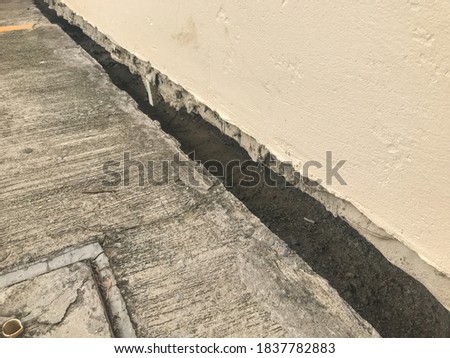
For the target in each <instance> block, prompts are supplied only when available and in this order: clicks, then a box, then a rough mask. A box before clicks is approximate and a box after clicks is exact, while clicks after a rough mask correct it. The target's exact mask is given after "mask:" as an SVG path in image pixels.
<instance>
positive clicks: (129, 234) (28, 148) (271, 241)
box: [0, 0, 377, 337]
mask: <svg viewBox="0 0 450 358" xmlns="http://www.w3.org/2000/svg"><path fill="white" fill-rule="evenodd" d="M27 23H31V24H32V25H33V27H32V29H30V30H17V31H7V32H0V119H1V139H0V145H1V148H2V151H1V154H0V168H1V173H2V174H1V177H0V198H1V199H0V200H1V206H0V214H1V215H0V274H4V273H7V272H11V271H13V270H15V269H17V268H18V267H20V266H24V265H27V264H29V263H31V262H34V261H37V260H41V259H44V258H48V257H52V256H53V255H56V254H57V253H58V252H61V251H62V250H65V249H68V248H71V247H79V246H82V245H84V244H86V243H89V242H94V241H97V242H99V243H101V244H102V246H103V248H104V250H105V252H106V254H107V255H108V257H109V260H110V263H111V267H112V269H113V271H114V274H115V276H116V279H117V281H118V286H119V288H120V291H121V293H122V296H123V297H124V299H125V302H126V305H127V308H128V312H129V315H130V317H131V320H132V322H133V325H134V328H135V330H136V333H137V335H138V336H145V337H186V336H189V337H225V336H226V337H246V336H252V337H285V336H289V337H305V336H320V337H371V336H377V333H376V331H375V330H374V329H373V328H372V327H371V326H370V325H369V324H367V323H366V322H365V321H364V320H363V319H361V318H360V317H359V316H358V315H357V314H356V313H355V312H354V311H353V310H352V309H351V308H350V307H349V306H348V305H347V304H346V303H345V302H344V301H343V300H342V299H341V298H340V297H339V296H338V294H337V293H336V292H335V291H334V290H333V289H332V288H331V287H330V286H329V285H328V283H327V282H326V281H325V280H323V279H322V278H321V277H320V276H318V275H316V274H315V273H314V272H313V271H312V270H311V269H310V268H309V266H307V265H306V263H305V262H304V261H303V260H301V259H300V258H299V257H298V256H297V255H296V254H294V253H292V252H291V251H290V250H289V249H288V248H287V247H286V245H285V244H284V243H283V242H282V241H281V240H280V239H279V238H278V237H277V236H275V235H274V234H273V233H272V232H271V231H270V230H269V229H267V228H266V227H265V226H264V225H263V224H262V223H261V222H260V221H259V220H258V219H257V218H256V217H254V216H253V215H252V214H251V213H250V212H249V211H248V210H247V209H246V208H245V207H244V205H242V204H241V203H240V202H239V201H238V200H237V199H236V198H235V197H233V196H232V195H231V194H230V193H228V192H227V191H226V190H225V188H224V187H223V186H222V185H221V184H220V183H219V182H218V181H217V180H216V179H214V178H213V177H211V176H209V174H207V173H206V171H202V170H199V171H198V172H197V174H196V175H197V179H199V180H200V181H201V183H202V184H201V185H200V186H193V185H192V184H191V183H190V182H189V181H188V180H187V176H186V175H185V174H184V175H180V177H179V178H177V177H175V175H174V174H173V173H171V176H170V177H169V180H168V183H166V184H162V185H156V184H149V183H146V185H144V186H139V185H138V180H137V176H136V171H134V172H133V171H132V173H134V175H132V177H131V183H130V185H129V186H123V185H121V186H116V187H113V188H112V187H105V186H104V185H103V180H104V179H105V174H104V172H103V171H102V166H103V164H104V163H105V162H107V161H110V160H116V161H123V156H124V153H126V152H127V153H130V155H131V157H132V159H139V160H140V161H141V162H143V163H146V162H147V161H148V160H151V161H153V162H154V163H155V166H154V172H155V173H154V174H155V176H156V177H158V176H160V174H161V163H162V162H163V161H168V160H172V159H173V158H174V155H176V154H178V155H180V156H181V157H182V158H187V157H186V156H185V155H184V154H183V153H181V152H180V149H179V146H178V143H177V142H176V141H175V140H174V139H173V138H172V137H170V136H168V135H167V134H165V133H164V132H163V131H161V129H160V128H159V126H158V125H157V124H156V122H154V121H152V120H151V119H149V118H148V117H147V116H145V115H144V114H143V113H142V112H140V111H139V110H138V109H137V107H136V104H135V102H134V101H133V100H132V99H131V98H130V97H128V95H127V94H125V93H124V92H121V91H120V90H119V89H118V88H117V87H115V86H114V85H113V84H112V83H111V82H110V80H109V78H108V76H107V75H106V73H105V72H104V71H103V69H102V68H101V67H100V66H99V65H98V64H97V63H96V62H95V61H94V60H93V59H92V58H90V57H89V55H88V54H86V53H85V52H84V51H83V50H82V49H81V48H80V47H78V46H77V45H76V44H75V43H74V42H73V41H72V40H71V39H70V37H68V35H66V34H65V33H64V32H63V31H62V30H61V29H60V28H59V27H57V26H55V25H52V24H51V23H49V22H48V21H47V19H46V18H45V17H44V16H42V15H41V14H40V13H39V11H38V10H37V9H36V8H35V6H34V5H33V2H32V1H31V0H10V1H2V2H1V3H0V26H9V25H20V24H27ZM188 165H189V167H190V168H193V167H194V165H195V163H194V162H192V161H190V162H189V164H188ZM106 178H108V177H106ZM9 289H11V288H9ZM43 289H45V288H43ZM0 294H3V295H4V294H5V292H4V291H1V290H0ZM3 311H6V308H5V304H4V303H3V304H2V301H0V316H3V317H4V316H5V313H6V312H3ZM15 314H16V315H20V314H21V313H20V312H16V313H15ZM8 315H11V312H9V311H8ZM55 335H56V334H55Z"/></svg>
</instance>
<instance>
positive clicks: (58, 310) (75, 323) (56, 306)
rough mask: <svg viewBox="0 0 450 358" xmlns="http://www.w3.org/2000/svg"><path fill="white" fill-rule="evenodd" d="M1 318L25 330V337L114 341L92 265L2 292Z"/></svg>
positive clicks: (60, 271) (53, 273)
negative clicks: (14, 320)
mask: <svg viewBox="0 0 450 358" xmlns="http://www.w3.org/2000/svg"><path fill="white" fill-rule="evenodd" d="M0 307H1V314H2V315H3V316H5V317H15V318H18V319H20V320H21V321H22V323H23V325H24V327H25V333H24V337H59V338H63V337H66V338H70V337H84V338H90V337H112V332H111V329H110V326H109V322H108V318H107V315H106V313H105V310H104V308H103V304H102V300H101V297H100V294H99V291H98V289H97V285H96V283H95V280H94V277H93V275H92V272H91V270H90V268H89V266H88V265H86V264H85V263H81V262H79V263H75V264H73V265H71V266H68V267H64V268H61V269H58V270H55V271H51V272H49V273H46V274H44V275H41V276H37V277H35V278H33V279H31V280H28V281H24V282H21V283H18V284H15V285H12V286H10V287H8V288H5V289H2V290H0Z"/></svg>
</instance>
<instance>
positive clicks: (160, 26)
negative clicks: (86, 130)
mask: <svg viewBox="0 0 450 358" xmlns="http://www.w3.org/2000/svg"><path fill="white" fill-rule="evenodd" d="M64 3H65V4H67V5H68V6H69V7H70V8H71V9H72V10H74V11H75V12H76V13H78V14H79V15H81V16H82V17H84V18H85V19H86V20H87V21H88V22H90V23H92V24H93V25H95V26H97V27H98V28H99V30H100V31H102V32H103V33H105V34H106V35H108V36H109V37H111V38H112V39H113V40H114V41H115V42H117V43H119V44H120V45H121V46H123V47H125V48H126V49H127V50H129V51H130V52H132V53H134V54H135V55H137V56H138V57H140V58H142V59H144V60H148V61H150V62H151V63H152V65H153V66H154V67H155V68H157V69H158V70H160V71H161V72H162V73H164V74H166V75H168V76H169V77H170V78H171V79H172V80H173V81H174V82H176V83H179V84H180V85H182V86H183V87H184V88H186V89H187V90H188V91H190V92H191V93H192V94H194V95H195V96H196V97H197V98H198V100H199V101H202V102H203V103H205V104H206V105H208V106H209V107H211V108H212V109H214V110H216V111H217V112H218V113H219V114H220V115H221V116H222V117H223V118H224V119H226V120H227V121H229V122H230V123H232V124H235V125H237V126H238V127H239V128H240V129H241V130H243V131H244V132H246V133H248V134H249V135H251V136H253V137H254V138H255V139H256V140H257V141H258V142H260V143H262V144H264V145H266V147H267V148H268V149H269V150H270V151H271V152H272V153H273V154H275V155H276V156H277V157H278V158H279V159H281V160H286V161H292V162H293V163H294V165H296V166H297V167H299V166H300V163H304V162H305V161H307V160H318V161H322V162H324V160H325V152H326V151H329V150H331V151H332V152H333V158H334V159H335V161H337V160H339V159H345V160H347V162H346V164H345V165H344V167H343V169H342V170H341V175H342V176H343V177H344V179H345V180H346V182H347V185H346V186H342V185H339V183H337V182H335V183H334V184H333V185H325V187H326V188H327V189H328V190H329V191H330V192H332V193H334V194H335V195H336V196H338V197H340V198H343V199H346V200H348V201H350V202H351V203H353V204H354V205H355V206H356V207H357V208H358V209H359V210H360V211H361V212H363V213H364V214H365V215H366V216H367V217H368V218H370V219H371V220H372V221H373V222H374V223H375V224H376V225H378V226H380V227H381V228H383V229H385V230H386V231H387V232H388V233H389V234H392V235H393V236H395V237H396V238H398V239H399V240H400V241H402V242H404V243H405V244H406V245H407V246H408V247H410V248H412V249H413V250H415V251H416V252H417V253H418V254H419V255H420V256H421V257H422V258H423V259H424V260H425V261H427V262H428V263H430V264H432V265H433V266H434V267H435V268H438V269H439V270H441V271H443V272H445V273H446V274H450V217H449V213H450V190H449V189H448V188H447V183H446V180H447V178H449V177H450V165H449V163H450V144H449V135H450V20H449V19H450V2H448V1H446V0H439V1H432V0H427V1H425V0H402V1H388V0H382V1H373V0H371V1H369V0H367V1H361V0H359V1H352V2H342V1H321V2H318V1H315V0H305V1H293V0H284V1H282V0H279V1H272V0H270V1H269V0H266V1H251V2H250V1H245V2H244V1H240V0H236V1H217V0H211V1H199V0H191V1H181V0H179V1H163V0H150V1H149V0H133V1H126V2H125V1H123V0H108V1H106V0H64ZM310 174H311V176H312V178H313V179H317V178H324V176H325V172H324V170H323V169H320V170H316V171H311V173H310Z"/></svg>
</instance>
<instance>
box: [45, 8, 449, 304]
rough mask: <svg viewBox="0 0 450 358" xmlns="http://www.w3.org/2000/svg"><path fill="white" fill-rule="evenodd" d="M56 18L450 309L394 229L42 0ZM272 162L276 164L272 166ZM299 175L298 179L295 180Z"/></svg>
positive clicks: (433, 275)
mask: <svg viewBox="0 0 450 358" xmlns="http://www.w3.org/2000/svg"><path fill="white" fill-rule="evenodd" d="M44 1H45V2H47V3H48V4H49V6H50V7H51V8H53V9H54V10H55V11H56V12H57V14H58V15H59V16H62V17H63V18H65V19H66V20H67V21H69V22H70V23H71V24H73V25H76V26H78V27H79V28H81V29H82V30H83V32H84V33H85V34H86V35H88V36H89V37H90V38H92V39H93V40H94V41H95V42H97V43H98V44H100V45H101V46H102V47H104V48H105V49H106V50H107V51H108V52H110V53H111V56H112V57H113V58H114V59H115V60H116V61H117V62H120V63H122V64H124V65H126V66H127V67H128V68H129V69H130V71H131V72H133V73H135V74H139V75H140V76H141V77H142V79H143V81H144V84H145V86H146V88H147V91H148V93H149V101H150V103H151V104H152V105H154V104H155V102H156V101H157V100H158V98H159V97H161V98H162V99H164V101H166V102H168V103H169V104H170V105H171V106H173V107H174V108H176V109H178V110H179V109H182V108H184V109H185V110H186V111H187V112H188V113H196V114H199V115H200V116H201V117H202V118H203V119H204V120H206V121H207V122H209V123H211V124H212V125H214V126H215V127H217V128H219V129H220V130H221V132H222V133H223V134H225V135H227V136H229V137H231V138H233V139H234V140H236V141H237V142H238V143H239V144H240V146H241V147H243V148H244V149H245V150H246V151H247V152H248V153H249V155H250V156H251V158H252V159H253V160H255V161H259V162H263V163H266V164H268V163H269V162H270V163H271V164H272V165H271V169H273V170H274V171H276V172H277V173H279V174H281V175H283V176H284V177H285V178H286V179H287V180H288V181H289V182H298V184H297V186H298V188H299V189H300V190H302V191H303V192H306V193H307V194H309V195H310V196H312V197H314V198H315V199H317V200H318V201H319V202H321V203H322V204H323V205H324V206H325V207H326V209H327V210H328V211H330V212H331V213H332V214H333V215H335V216H339V217H341V218H343V219H344V220H346V221H347V222H348V223H349V224H350V225H351V226H352V227H354V228H355V229H356V230H357V231H358V232H359V233H360V234H361V235H363V236H364V237H365V238H366V239H367V240H368V241H369V242H371V243H372V244H373V245H374V246H375V247H376V248H377V249H378V250H379V251H380V252H381V253H382V254H383V255H384V256H385V257H386V258H387V259H388V260H389V261H390V262H392V263H393V264H394V265H396V266H398V267H399V268H401V269H402V270H404V271H405V272H407V273H408V274H410V275H411V276H413V277H414V278H416V279H417V280H418V281H420V282H421V283H422V284H424V285H425V286H426V287H427V288H428V289H429V290H430V292H431V293H432V294H433V295H434V296H435V297H436V298H437V299H438V300H439V301H440V302H441V303H442V304H443V305H444V306H445V307H446V308H447V309H449V310H450V277H448V276H446V275H445V274H444V273H442V272H440V271H438V270H437V269H436V268H434V267H433V266H431V265H429V264H428V263H427V262H425V261H424V260H423V259H422V258H421V257H420V256H419V255H418V254H417V253H416V252H415V251H413V250H412V249H410V248H409V247H407V246H406V245H405V244H404V243H402V242H401V241H399V240H398V239H397V238H396V237H395V236H394V235H393V234H392V233H388V232H387V231H385V230H384V229H382V228H380V227H379V226H377V225H376V224H374V223H373V222H372V221H371V220H370V219H369V218H368V217H367V216H366V215H364V214H363V213H362V212H361V211H360V210H359V209H358V208H357V207H355V206H354V205H353V204H352V203H350V202H349V201H347V200H345V199H343V198H339V197H337V196H336V195H334V194H332V193H330V192H329V191H327V190H326V188H324V187H322V186H320V185H307V183H308V180H300V181H298V180H296V178H294V173H295V170H294V168H293V167H292V165H291V164H290V163H285V162H280V161H278V160H277V159H276V157H275V156H273V155H272V154H271V153H270V152H269V151H268V150H267V148H266V147H265V146H264V145H262V144H260V143H258V142H257V141H256V140H255V139H254V138H253V137H251V136H249V135H248V134H246V133H244V132H242V131H241V130H240V129H239V128H238V127H236V126H235V125H232V124H230V123H228V122H227V121H225V120H224V119H223V118H221V116H220V115H219V114H218V113H217V112H216V111H214V110H212V109H211V108H209V107H208V106H206V105H205V104H203V103H201V102H199V101H198V100H197V99H196V98H195V97H194V96H193V95H192V94H191V93H189V92H188V91H186V90H185V89H184V88H183V87H182V86H180V85H178V84H176V83H174V82H172V81H171V80H170V79H169V78H168V77H167V76H166V75H164V74H162V73H161V72H159V71H158V70H157V69H155V68H154V67H152V65H151V64H150V63H149V62H146V61H143V60H141V59H139V58H138V57H136V56H135V55H133V54H131V53H130V52H128V51H127V50H126V49H124V48H123V47H121V46H120V45H118V44H116V43H114V41H113V40H112V39H110V38H109V37H107V36H106V35H104V34H102V33H101V32H100V31H99V30H98V29H97V28H96V27H94V26H92V25H91V24H89V23H88V22H86V21H85V20H84V19H83V18H82V17H81V16H79V15H77V14H75V13H74V12H73V11H72V10H70V9H69V8H68V7H67V6H66V5H65V4H63V3H62V2H61V1H60V0H44ZM274 163H275V165H273V164H274ZM297 179H298V178H297Z"/></svg>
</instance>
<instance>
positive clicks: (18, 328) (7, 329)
mask: <svg viewBox="0 0 450 358" xmlns="http://www.w3.org/2000/svg"><path fill="white" fill-rule="evenodd" d="M23 331H24V328H23V324H22V322H20V321H19V320H18V319H15V318H12V319H9V320H7V321H6V322H5V323H3V326H2V334H3V337H5V338H17V337H19V336H20V335H21V334H22V333H23Z"/></svg>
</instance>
